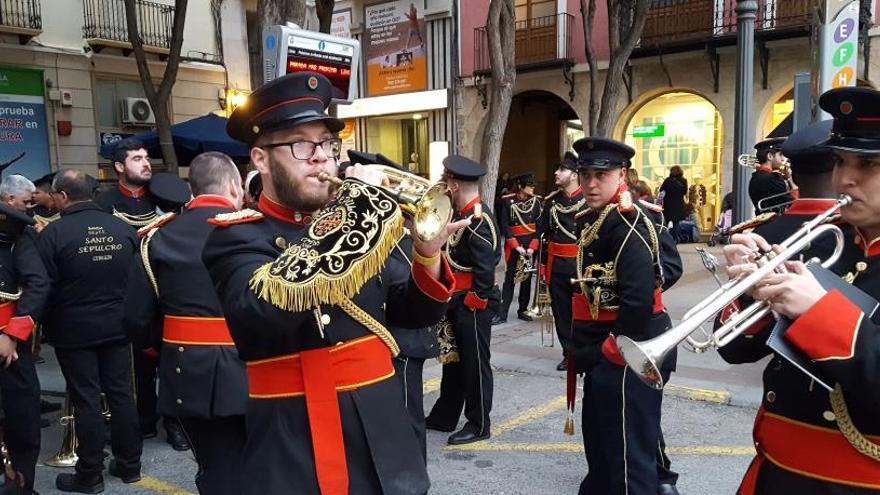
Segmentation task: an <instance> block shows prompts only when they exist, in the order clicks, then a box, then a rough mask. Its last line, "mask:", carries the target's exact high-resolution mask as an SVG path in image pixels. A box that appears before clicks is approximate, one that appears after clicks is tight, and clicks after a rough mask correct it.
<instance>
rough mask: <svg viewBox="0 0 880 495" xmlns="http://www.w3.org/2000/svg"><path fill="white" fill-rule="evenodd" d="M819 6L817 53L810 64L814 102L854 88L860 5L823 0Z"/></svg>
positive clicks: (855, 1)
mask: <svg viewBox="0 0 880 495" xmlns="http://www.w3.org/2000/svg"><path fill="white" fill-rule="evenodd" d="M822 3H824V9H822V10H821V11H820V15H819V17H818V22H819V30H818V33H819V35H818V37H819V39H818V42H819V43H818V45H819V51H818V53H814V63H813V94H814V96H815V98H816V101H818V97H819V95H821V94H822V93H824V92H825V91H828V90H829V89H833V88H840V87H844V86H855V85H856V78H857V76H856V74H857V69H858V60H859V57H858V54H859V1H858V0H824V2H822ZM814 32H816V31H814ZM814 108H815V106H814ZM825 118H827V116H826V117H825Z"/></svg>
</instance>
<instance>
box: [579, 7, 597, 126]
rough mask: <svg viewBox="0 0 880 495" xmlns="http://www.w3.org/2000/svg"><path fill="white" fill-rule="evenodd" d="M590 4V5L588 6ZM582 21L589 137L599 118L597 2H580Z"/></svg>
mask: <svg viewBox="0 0 880 495" xmlns="http://www.w3.org/2000/svg"><path fill="white" fill-rule="evenodd" d="M588 2H589V5H588ZM580 4H581V19H582V20H583V27H584V52H585V54H586V56H587V65H589V67H590V103H589V105H590V106H589V109H588V116H587V119H588V122H587V129H588V130H589V135H590V136H592V135H595V133H596V122H597V120H598V118H599V100H598V91H599V64H598V63H597V62H596V51H595V50H594V49H593V23H594V22H595V20H596V0H580Z"/></svg>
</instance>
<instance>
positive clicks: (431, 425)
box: [425, 420, 456, 433]
mask: <svg viewBox="0 0 880 495" xmlns="http://www.w3.org/2000/svg"><path fill="white" fill-rule="evenodd" d="M455 426H456V425H452V426H443V425H441V424H438V423H432V422H431V421H430V420H425V428H427V429H429V430H434V431H442V432H443V433H452V432H453V431H455Z"/></svg>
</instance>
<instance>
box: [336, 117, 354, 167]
mask: <svg viewBox="0 0 880 495" xmlns="http://www.w3.org/2000/svg"><path fill="white" fill-rule="evenodd" d="M343 122H345V127H344V128H343V129H342V130H341V131H339V139H341V140H342V154H341V155H340V157H339V161H341V162H347V161H349V159H348V150H353V149H355V146H356V144H355V139H354V136H355V132H354V131H355V125H357V124H356V122H357V121H355V120H354V119H350V120H343Z"/></svg>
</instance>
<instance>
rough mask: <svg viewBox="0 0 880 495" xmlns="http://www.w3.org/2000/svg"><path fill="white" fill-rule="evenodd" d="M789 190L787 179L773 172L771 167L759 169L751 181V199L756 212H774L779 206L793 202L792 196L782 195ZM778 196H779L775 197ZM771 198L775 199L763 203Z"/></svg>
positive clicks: (753, 174)
mask: <svg viewBox="0 0 880 495" xmlns="http://www.w3.org/2000/svg"><path fill="white" fill-rule="evenodd" d="M788 189H789V188H788V183H787V182H786V181H785V178H783V177H782V175H780V174H778V173H776V172H773V171H772V170H771V169H770V167H758V168H757V169H755V171H754V172H753V173H752V178H751V179H750V180H749V198H751V200H752V204H753V205H754V207H755V211H756V212H758V213H762V212H765V211H773V210H775V209H777V207H778V206H779V205H782V204H787V203H789V202H791V200H792V197H791V195H790V194H782V193H785V192H787V191H788ZM777 194H778V196H775V195H777ZM770 196H774V198H773V199H768V200H766V201H761V200H762V199H764V198H767V197H770ZM759 202H760V208H759V205H758V203H759Z"/></svg>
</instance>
